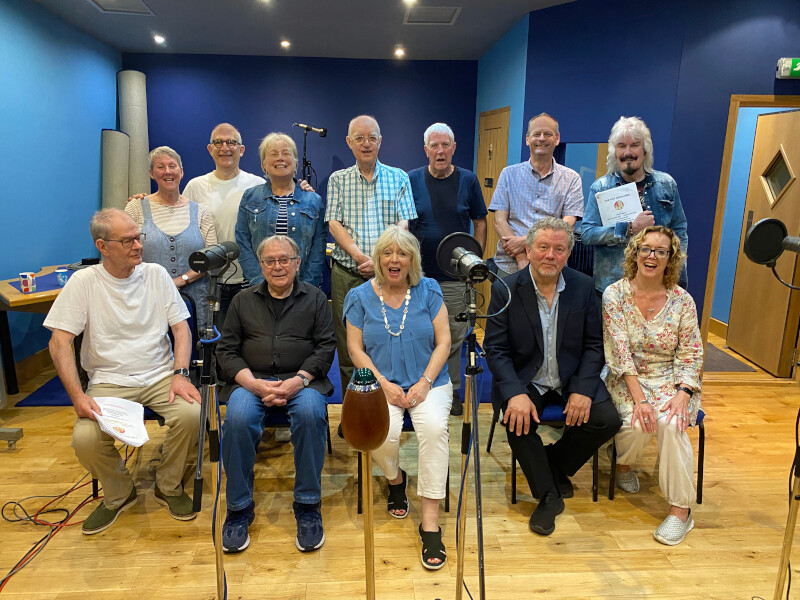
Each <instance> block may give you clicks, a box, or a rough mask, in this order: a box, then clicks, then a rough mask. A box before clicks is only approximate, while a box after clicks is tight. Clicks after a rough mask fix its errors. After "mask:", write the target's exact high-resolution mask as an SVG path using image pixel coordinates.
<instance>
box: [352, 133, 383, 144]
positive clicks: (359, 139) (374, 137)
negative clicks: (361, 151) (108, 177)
mask: <svg viewBox="0 0 800 600" xmlns="http://www.w3.org/2000/svg"><path fill="white" fill-rule="evenodd" d="M380 138H381V136H379V135H378V134H376V133H370V134H369V135H368V136H366V137H365V136H363V135H361V134H360V133H358V134H356V135H354V136H353V137H351V138H350V139H351V140H352V142H353V143H354V144H357V145H359V146H360V145H361V144H363V143H364V142H365V141H366V142H369V143H370V144H377V143H378V140H379V139H380Z"/></svg>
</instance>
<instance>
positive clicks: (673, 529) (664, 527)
mask: <svg viewBox="0 0 800 600" xmlns="http://www.w3.org/2000/svg"><path fill="white" fill-rule="evenodd" d="M693 527H694V519H693V518H692V511H691V509H690V510H689V516H688V517H686V523H684V522H683V521H681V520H680V519H679V518H678V517H676V516H675V515H668V516H667V518H666V519H664V520H663V521H662V522H661V525H659V526H658V528H656V530H655V531H654V532H653V537H654V538H656V540H657V541H659V542H661V543H662V544H666V545H667V546H676V545H677V544H680V543H681V542H682V541H683V538H684V537H686V534H687V533H689V532H690V531H691V530H692V528H693Z"/></svg>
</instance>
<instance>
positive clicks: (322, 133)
mask: <svg viewBox="0 0 800 600" xmlns="http://www.w3.org/2000/svg"><path fill="white" fill-rule="evenodd" d="M292 125H293V126H294V127H299V128H300V129H303V130H305V131H313V132H314V133H318V134H319V137H325V136H326V135H328V130H327V129H326V128H325V127H312V126H311V125H306V124H305V123H292Z"/></svg>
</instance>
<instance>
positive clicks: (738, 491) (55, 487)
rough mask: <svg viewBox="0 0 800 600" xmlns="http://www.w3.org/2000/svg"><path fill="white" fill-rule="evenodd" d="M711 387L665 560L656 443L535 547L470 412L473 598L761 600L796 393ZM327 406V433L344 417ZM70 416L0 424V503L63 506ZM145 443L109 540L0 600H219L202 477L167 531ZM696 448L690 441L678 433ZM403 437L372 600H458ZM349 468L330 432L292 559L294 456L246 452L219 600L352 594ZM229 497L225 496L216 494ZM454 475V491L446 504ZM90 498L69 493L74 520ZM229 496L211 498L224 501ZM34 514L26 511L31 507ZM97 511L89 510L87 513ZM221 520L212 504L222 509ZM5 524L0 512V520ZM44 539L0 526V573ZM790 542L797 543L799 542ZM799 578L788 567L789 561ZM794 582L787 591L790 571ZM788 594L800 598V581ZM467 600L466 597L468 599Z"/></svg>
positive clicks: (61, 556) (152, 451) (526, 498)
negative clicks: (430, 565)
mask: <svg viewBox="0 0 800 600" xmlns="http://www.w3.org/2000/svg"><path fill="white" fill-rule="evenodd" d="M51 374H52V372H51V373H43V374H42V376H41V377H40V378H39V379H38V380H37V381H32V382H29V384H28V387H27V389H24V390H23V393H22V394H20V395H18V396H13V397H12V398H11V404H12V405H13V404H14V402H16V401H18V400H19V399H21V398H22V397H24V395H25V393H26V392H28V393H29V392H30V391H31V390H32V389H35V386H36V385H40V384H41V383H43V382H44V381H46V380H47V379H48V378H49V376H50V375H51ZM734 375H737V377H733V378H726V377H723V376H719V377H717V376H714V377H709V378H708V381H707V383H706V385H705V389H704V394H705V395H704V404H705V410H706V412H707V414H708V417H707V418H706V467H705V488H704V501H703V504H702V505H700V506H696V507H694V508H693V511H692V512H693V515H694V518H695V521H696V526H695V529H694V530H693V531H692V532H691V533H690V534H688V536H687V538H686V540H685V541H684V543H682V544H681V545H679V546H676V547H667V546H663V545H661V544H659V543H657V542H655V541H654V540H653V537H652V533H653V530H654V529H655V527H656V526H657V525H658V524H659V522H660V521H661V520H662V519H663V517H664V516H665V514H666V508H667V507H666V503H665V501H664V499H663V496H662V495H661V492H660V490H659V488H658V477H657V473H656V472H655V445H654V444H653V445H652V447H651V448H649V451H648V453H647V455H646V460H645V461H644V462H643V464H642V465H641V466H640V467H639V473H640V480H641V484H642V485H641V487H642V489H641V492H640V493H639V494H638V495H627V494H625V493H624V492H618V494H617V496H616V499H615V500H614V501H613V502H611V501H609V500H608V499H607V498H606V497H605V495H604V494H601V497H600V500H599V502H597V503H593V502H592V501H591V496H590V494H591V469H590V467H589V466H586V467H584V468H583V469H582V470H581V471H580V472H579V473H578V474H577V475H576V477H575V479H574V481H575V484H576V494H575V497H574V498H572V499H570V500H567V503H566V505H567V508H566V511H565V512H564V513H563V514H562V515H561V516H559V517H558V519H557V526H556V531H555V533H554V534H553V535H551V536H550V537H546V538H545V537H541V536H538V535H535V534H533V533H531V532H530V531H529V529H528V518H529V516H530V513H531V511H532V510H533V507H534V503H533V502H532V499H531V497H530V494H529V490H528V488H527V485H526V484H525V482H524V478H523V477H522V475H521V473H520V475H519V476H518V481H519V484H520V500H519V502H518V503H517V504H516V505H512V504H511V503H510V499H509V494H510V481H511V473H510V465H509V462H510V454H509V449H508V445H507V443H506V441H505V439H503V436H502V435H500V436H498V438H497V439H496V440H495V443H494V445H493V448H492V452H491V454H486V453H485V452H484V450H485V442H486V438H487V433H488V429H489V424H490V423H489V422H490V416H491V412H490V409H489V407H488V405H483V406H482V407H481V411H480V415H479V416H480V418H479V421H480V438H481V440H482V448H481V452H482V454H481V469H482V479H483V488H482V490H483V516H484V519H483V521H484V540H485V573H486V597H487V598H491V599H506V598H508V599H517V598H531V597H541V598H575V599H577V598H581V599H586V598H592V599H600V598H608V599H610V598H614V599H621V598H648V599H667V598H669V599H681V600H687V599H703V600H707V599H710V598H715V599H716V598H718V599H726V600H727V599H732V598H742V599H749V598H751V597H753V596H761V597H763V598H772V593H773V587H774V585H775V580H776V575H777V566H778V559H779V553H780V550H781V542H782V537H783V532H784V526H785V522H786V514H787V507H788V500H787V498H788V493H787V485H788V472H789V468H790V465H791V461H792V457H793V454H794V449H795V444H794V420H795V416H796V413H797V409H798V407H799V406H800V388H798V386H797V385H796V384H793V383H792V384H789V385H787V384H783V383H775V382H773V383H770V382H769V380H767V381H761V380H758V381H756V382H752V381H751V382H747V381H744V382H743V381H741V380H740V379H741V378H740V377H738V376H739V375H740V374H734ZM339 415H340V409H339V407H338V406H332V407H331V408H330V417H331V428H332V430H334V431H335V428H336V425H337V424H338V421H339ZM74 418H75V417H74V413H73V411H72V409H71V408H22V409H17V408H10V409H7V410H5V411H4V412H3V414H1V415H0V421H2V425H3V426H6V427H15V426H16V427H23V428H24V438H23V439H22V440H21V441H20V442H19V443H18V445H17V448H16V450H13V451H12V450H9V449H7V448H6V447H5V445H3V446H2V447H1V448H0V468H1V469H2V473H3V477H2V479H0V503H6V502H9V501H12V500H18V499H21V498H23V497H26V496H31V495H37V494H39V495H48V494H58V493H61V492H62V491H64V490H66V489H67V488H68V487H69V486H71V485H72V484H74V483H75V482H77V481H78V480H80V479H81V478H82V477H83V476H84V472H83V471H82V469H81V468H80V466H79V465H78V462H77V460H76V459H75V456H74V454H73V451H72V449H71V448H70V435H71V429H72V424H73V422H74ZM149 429H150V435H151V438H152V441H151V442H150V443H148V444H147V445H146V446H145V448H144V450H143V452H142V454H141V455H140V456H139V457H138V460H136V461H135V462H136V463H137V464H136V465H135V466H134V467H133V471H134V473H135V477H136V482H137V488H138V490H139V503H138V504H137V505H136V506H135V507H134V508H133V509H131V510H130V511H128V512H126V513H124V514H123V515H122V516H121V517H120V518H119V520H118V521H117V523H116V524H115V525H114V526H113V527H112V528H110V529H109V530H108V531H106V532H103V533H101V534H98V535H94V536H84V535H81V533H80V531H79V527H70V528H67V529H65V530H63V531H62V532H60V533H59V534H58V535H56V536H55V538H54V539H53V540H52V541H51V542H50V544H49V545H48V546H47V548H46V549H45V550H44V551H43V552H42V553H41V554H40V555H39V556H38V557H36V558H35V559H34V560H33V561H32V562H31V564H30V565H29V566H28V567H27V568H25V569H23V570H22V571H21V572H20V573H19V574H18V575H16V576H14V577H13V578H12V579H11V580H10V582H9V583H8V584H7V585H6V587H5V589H4V590H3V592H2V594H3V598H6V597H7V598H8V599H9V600H11V599H13V598H25V599H26V600H67V599H70V600H72V599H80V600H88V599H95V598H96V599H102V600H141V599H142V598H147V599H152V600H159V599H161V598H165V599H170V600H183V599H186V600H189V599H191V600H198V599H199V600H203V599H211V598H215V597H216V592H215V569H214V550H213V546H212V544H211V526H210V524H211V510H210V505H211V494H210V481H211V475H210V468H209V466H208V464H207V465H206V469H205V476H206V490H207V493H206V495H205V498H204V509H203V511H202V513H201V515H200V516H199V517H198V518H197V519H196V520H194V521H191V522H187V523H182V522H178V521H174V520H173V519H171V518H170V517H169V515H168V513H167V511H166V510H165V509H164V508H162V507H160V506H159V505H158V504H156V502H155V501H154V499H153V474H152V461H153V460H155V459H156V457H157V451H158V446H159V442H160V440H162V439H163V431H162V430H160V429H159V428H158V427H157V426H156V425H153V426H151V427H149ZM460 429H461V427H460V424H459V421H458V420H457V419H455V418H453V419H452V420H451V443H450V446H451V455H450V456H451V461H450V468H451V472H452V473H454V474H457V473H458V472H459V469H460V463H461V457H460V454H459V447H458V440H459V439H460ZM691 438H692V441H693V443H694V446H695V449H696V448H697V432H693V433H692V434H691ZM415 446H416V440H415V438H414V436H413V435H408V434H406V437H404V440H403V446H402V453H403V456H404V460H403V461H402V464H403V466H404V467H405V468H406V469H407V470H408V472H409V474H410V481H411V484H410V492H411V493H410V499H411V505H412V509H411V514H410V518H408V519H405V520H396V519H393V518H391V517H389V516H388V515H387V514H386V511H385V508H384V507H385V499H384V497H385V491H386V487H385V484H384V483H383V482H380V478H376V482H379V483H378V484H377V485H376V486H375V488H376V489H375V504H374V505H375V510H376V523H375V540H376V574H377V597H378V598H380V599H386V600H389V599H393V600H394V599H397V600H409V599H417V600H421V599H426V600H427V599H430V600H433V599H436V598H439V599H451V598H454V597H455V580H456V553H455V548H456V545H455V524H456V519H455V506H456V499H455V497H454V498H453V501H452V504H451V506H452V507H453V508H452V512H451V513H450V514H449V515H448V514H445V513H444V512H443V511H442V526H443V530H444V533H445V543H446V545H447V548H448V551H449V560H448V564H447V566H446V567H445V568H444V569H442V570H441V571H438V572H427V571H425V570H424V569H423V568H422V566H421V564H420V560H419V554H420V543H419V540H418V536H417V526H418V523H419V512H418V511H419V499H418V498H417V497H416V489H415V486H414V484H415V483H416V473H417V466H416V463H415V461H414V456H415ZM355 465H356V463H355V454H354V453H353V452H351V451H350V450H349V449H348V447H347V445H346V444H345V442H344V441H343V440H341V439H339V438H337V437H336V436H335V435H334V438H333V456H331V457H328V459H327V462H326V464H325V469H324V471H323V479H322V489H323V503H322V506H323V518H324V523H325V533H326V538H327V540H326V542H325V545H324V546H323V547H322V549H321V550H319V551H318V552H314V553H311V554H301V553H300V552H298V551H297V550H296V548H295V546H294V536H295V524H294V518H293V516H292V508H291V503H292V485H293V466H292V460H291V448H290V446H289V445H279V444H276V443H275V441H274V439H273V438H272V437H269V438H267V439H265V441H264V442H263V443H262V445H261V447H260V448H259V452H258V464H257V467H256V494H255V500H256V521H255V523H254V524H253V526H252V527H251V537H252V543H251V546H250V548H249V549H248V550H246V551H245V552H243V553H242V554H239V555H234V556H227V555H226V557H225V570H226V573H227V581H228V597H229V598H232V599H233V598H248V599H253V600H261V599H266V598H269V599H273V598H274V599H292V600H295V599H312V598H313V599H319V598H348V599H349V598H356V599H357V598H364V597H365V593H364V566H363V565H364V563H363V536H362V519H361V517H360V516H358V515H357V514H356V497H355V486H354V473H355V468H356V466H355ZM600 485H601V492H605V491H606V490H607V485H608V462H607V461H606V460H605V454H604V453H602V455H601V477H600ZM223 487H224V486H223ZM457 487H458V477H457V476H456V475H454V476H453V478H452V483H451V493H453V494H456V493H457ZM468 490H469V497H468V500H467V504H468V511H469V515H470V516H469V520H468V523H467V534H468V535H467V554H466V561H465V563H466V572H467V577H466V580H467V584H468V585H469V588H470V590H471V592H472V595H473V597H474V598H478V597H479V595H478V579H477V575H476V574H477V551H476V545H475V539H476V534H475V532H476V527H475V519H474V515H475V504H474V496H473V487H472V485H470V486H469V487H468ZM87 495H88V491H87V488H83V489H82V490H81V491H80V492H77V493H74V494H72V495H70V496H69V497H68V498H67V499H66V500H65V501H64V502H63V503H62V505H63V506H66V507H74V506H76V505H77V504H78V503H79V502H80V501H81V500H82V499H83V498H85V497H86V496H87ZM223 495H224V492H223ZM44 502H45V501H44V500H33V501H29V502H26V506H27V507H28V509H29V510H31V511H32V510H35V509H36V508H37V507H38V506H41V505H42V504H44ZM94 506H95V505H94V504H90V505H89V506H87V507H85V508H84V509H83V510H82V511H81V512H80V513H79V515H78V516H79V517H83V516H85V515H87V514H88V513H89V512H90V511H91V510H92V509H93V508H94ZM223 506H224V502H223ZM6 514H9V513H8V510H6ZM44 533H46V531H45V530H44V529H43V528H41V527H36V528H34V527H33V526H32V525H30V524H24V525H23V524H20V523H8V522H5V521H0V540H1V541H0V570H1V571H2V573H3V575H4V574H5V573H6V572H8V570H9V569H10V568H11V567H12V566H13V565H14V563H16V562H17V561H18V560H19V558H20V557H22V556H23V554H24V553H25V552H26V551H27V550H28V548H29V547H30V546H31V545H32V544H33V543H34V542H35V541H36V540H37V539H38V538H40V537H41V536H42V535H44ZM798 545H800V540H798ZM794 558H795V563H794V564H795V565H800V556H798V555H797V552H796V551H795V553H794ZM793 575H794V578H795V581H796V582H797V581H800V578H798V575H797V569H796V568H795V569H794V573H793ZM796 588H797V589H795V590H794V591H793V593H792V597H794V598H800V583H796ZM466 597H467V596H466V594H465V595H464V598H466Z"/></svg>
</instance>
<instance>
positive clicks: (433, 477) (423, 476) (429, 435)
mask: <svg viewBox="0 0 800 600" xmlns="http://www.w3.org/2000/svg"><path fill="white" fill-rule="evenodd" d="M452 402H453V385H452V384H451V383H450V382H449V381H448V382H447V383H446V384H445V385H440V386H439V387H435V388H433V389H432V390H431V391H430V392H428V395H427V396H426V397H425V402H423V403H422V404H418V405H417V406H415V407H413V408H409V409H408V413H409V415H411V422H412V423H413V424H414V431H415V432H416V434H417V442H418V444H419V464H418V466H417V469H418V473H419V475H418V478H417V493H418V494H419V495H420V496H422V497H423V498H431V499H433V500H441V499H442V498H444V497H445V495H446V494H447V467H448V459H449V457H450V446H449V442H450V432H449V430H448V428H447V421H448V419H449V418H450V406H451V404H452ZM404 413H405V409H404V408H402V407H400V406H393V405H391V404H390V405H389V435H387V436H386V441H385V442H383V445H381V447H380V448H378V449H377V450H374V451H373V452H372V458H373V459H374V460H375V463H376V464H377V465H378V467H380V469H381V471H382V472H383V475H384V477H386V478H387V479H389V480H392V479H394V478H396V477H397V475H398V474H399V470H398V469H399V468H400V433H401V431H402V429H403V414H404Z"/></svg>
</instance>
